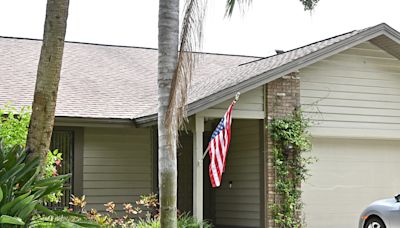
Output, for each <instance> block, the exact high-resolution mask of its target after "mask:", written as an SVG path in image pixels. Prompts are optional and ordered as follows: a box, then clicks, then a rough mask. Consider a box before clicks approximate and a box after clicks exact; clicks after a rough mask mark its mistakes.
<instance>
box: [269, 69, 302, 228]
mask: <svg viewBox="0 0 400 228" xmlns="http://www.w3.org/2000/svg"><path fill="white" fill-rule="evenodd" d="M265 97H266V108H267V115H266V116H267V121H270V120H271V119H273V118H277V117H284V116H286V115H288V114H291V113H293V111H294V109H295V108H296V107H299V105H300V80H299V78H298V77H297V73H290V74H288V75H286V76H283V77H282V78H279V79H276V80H274V81H272V82H270V83H268V84H267V85H266V96H265ZM265 137H266V139H265V140H266V142H267V146H266V149H267V154H266V156H265V164H266V165H265V166H264V167H265V168H264V169H265V170H264V172H265V182H264V183H265V204H266V205H265V211H266V213H265V226H266V227H268V228H275V227H277V226H276V225H275V223H274V221H273V219H272V213H271V211H270V209H269V206H270V205H271V203H274V202H276V201H277V200H278V197H277V196H276V194H275V171H274V167H273V160H272V159H273V158H272V147H273V143H272V140H271V137H270V134H269V132H268V130H267V131H266V134H265Z"/></svg>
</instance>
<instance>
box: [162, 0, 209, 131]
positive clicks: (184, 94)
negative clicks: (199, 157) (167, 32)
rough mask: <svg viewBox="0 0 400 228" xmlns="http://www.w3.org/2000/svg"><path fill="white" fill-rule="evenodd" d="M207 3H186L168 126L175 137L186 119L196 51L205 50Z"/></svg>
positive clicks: (201, 0) (198, 0)
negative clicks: (203, 46)
mask: <svg viewBox="0 0 400 228" xmlns="http://www.w3.org/2000/svg"><path fill="white" fill-rule="evenodd" d="M206 4H207V0H187V1H186V2H185V8H184V14H183V21H182V29H181V34H180V47H179V55H178V62H177V67H176V71H175V74H174V76H173V78H172V83H171V90H170V94H169V103H168V109H167V113H166V116H165V126H166V127H167V129H169V131H170V134H173V133H174V132H176V131H177V130H178V128H179V127H181V126H182V125H183V123H184V122H185V120H186V113H187V108H186V107H187V100H188V90H189V86H190V81H191V78H192V74H193V71H194V68H195V65H196V62H197V61H196V59H197V58H196V57H197V56H198V54H196V53H194V52H195V51H197V50H199V49H200V48H201V41H202V37H203V33H202V31H203V21H204V16H205V10H206Z"/></svg>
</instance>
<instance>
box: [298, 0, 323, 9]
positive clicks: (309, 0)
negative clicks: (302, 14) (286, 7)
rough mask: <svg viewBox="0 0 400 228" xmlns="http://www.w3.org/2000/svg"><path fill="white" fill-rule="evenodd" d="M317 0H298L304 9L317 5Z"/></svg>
mask: <svg viewBox="0 0 400 228" xmlns="http://www.w3.org/2000/svg"><path fill="white" fill-rule="evenodd" d="M318 1H319V0H300V2H301V3H302V4H303V6H304V10H305V11H307V10H310V11H311V10H313V9H314V8H315V6H316V5H317V3H318Z"/></svg>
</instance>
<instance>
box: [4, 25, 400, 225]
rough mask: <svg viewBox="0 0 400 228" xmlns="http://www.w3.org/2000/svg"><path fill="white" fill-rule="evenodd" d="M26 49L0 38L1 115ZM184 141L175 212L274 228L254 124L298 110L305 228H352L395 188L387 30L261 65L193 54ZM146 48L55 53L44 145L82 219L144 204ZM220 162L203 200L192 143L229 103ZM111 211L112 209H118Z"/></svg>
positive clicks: (396, 126) (24, 93)
mask: <svg viewBox="0 0 400 228" xmlns="http://www.w3.org/2000/svg"><path fill="white" fill-rule="evenodd" d="M40 46H41V42H40V41H39V40H32V39H23V38H12V37H1V38H0V50H1V51H0V104H4V103H6V102H8V101H12V102H13V104H14V105H15V106H24V105H30V104H31V102H32V97H33V90H34V82H35V73H36V67H37V63H38V59H39V54H40ZM198 55H199V57H200V64H199V67H198V69H197V71H196V72H195V75H194V78H193V81H192V87H191V90H190V98H189V106H188V110H189V111H188V112H189V116H190V117H189V124H188V131H186V132H182V134H181V136H180V137H181V138H180V141H181V144H182V147H181V148H180V149H179V151H178V169H179V177H178V185H179V187H178V195H179V196H178V198H179V199H178V207H179V208H180V209H181V210H185V211H191V212H192V213H193V215H194V216H196V217H197V218H205V219H211V220H212V221H213V222H214V224H216V225H218V226H219V227H273V221H272V219H271V214H270V212H269V210H268V205H270V203H271V202H273V201H274V199H275V198H274V193H275V192H274V171H273V167H272V161H271V147H272V145H271V143H270V139H269V135H268V131H267V130H266V129H265V125H266V124H267V122H268V120H269V119H271V118H275V117H280V116H284V115H287V114H289V113H291V112H292V111H293V108H294V107H297V106H298V105H300V104H301V105H302V107H303V110H304V111H305V113H306V115H307V116H308V117H309V118H311V119H313V120H315V125H314V126H313V127H312V129H311V133H312V136H313V139H312V141H313V154H314V155H315V156H316V157H317V158H318V162H317V163H316V164H314V165H312V166H311V167H310V169H311V175H312V176H311V177H310V179H309V180H308V181H307V183H305V184H304V185H303V186H302V188H303V191H304V194H303V200H304V203H305V218H306V222H307V224H308V226H309V227H355V226H356V224H357V221H358V219H359V214H360V213H361V211H362V210H363V208H364V207H365V206H367V205H368V204H369V203H370V202H372V201H374V200H376V199H380V198H386V197H391V196H392V195H394V194H396V193H398V191H399V190H400V179H398V178H396V174H397V173H398V172H399V171H400V168H399V167H400V166H399V165H398V164H399V163H400V149H399V148H400V141H399V138H400V62H399V58H400V33H399V32H398V31H396V30H394V29H393V28H391V27H389V26H388V25H386V24H379V25H376V26H373V27H369V28H366V29H362V30H355V31H351V32H348V33H345V34H342V35H338V36H335V37H331V38H328V39H326V40H322V41H318V42H315V43H312V44H309V45H306V46H303V47H299V48H296V49H293V50H290V51H286V52H284V53H280V54H276V55H274V56H270V57H265V58H260V57H253V56H237V55H222V54H211V53H198ZM156 64H157V50H155V49H150V48H137V47H124V46H111V45H98V44H85V43H75V42H67V43H66V44H65V52H64V60H63V69H62V77H61V82H60V90H59V96H58V103H57V111H56V124H55V133H54V136H53V146H54V147H58V148H60V149H61V150H62V151H63V152H64V156H65V158H66V159H65V161H64V162H65V165H64V168H65V171H66V172H72V173H73V183H72V185H73V190H72V191H73V193H74V194H77V195H82V194H84V195H86V197H87V200H88V202H89V205H88V207H93V208H98V209H100V208H103V204H104V203H106V202H108V201H111V200H112V201H114V202H116V203H124V202H132V201H134V200H136V199H137V198H138V196H139V195H141V194H146V193H150V192H157V135H156V126H155V125H156V118H157V115H156V114H157V111H156V107H157V89H156V77H157V67H156ZM238 91H240V92H241V93H242V95H241V98H240V100H239V102H238V104H237V106H236V107H235V109H234V111H233V118H234V120H233V130H232V142H231V147H230V152H229V155H228V160H227V167H226V172H225V174H224V176H223V182H222V186H221V187H220V188H218V189H211V188H210V184H209V179H208V175H207V170H206V169H207V167H208V161H207V158H205V160H204V161H202V154H203V151H204V149H205V145H206V144H207V141H208V139H209V136H210V134H211V133H212V131H213V129H214V127H215V126H216V124H217V123H218V120H219V118H221V117H222V115H223V114H224V112H225V110H226V108H227V107H228V105H229V103H230V101H231V100H232V98H233V97H234V95H235V94H236V92H238ZM119 209H120V210H122V208H119Z"/></svg>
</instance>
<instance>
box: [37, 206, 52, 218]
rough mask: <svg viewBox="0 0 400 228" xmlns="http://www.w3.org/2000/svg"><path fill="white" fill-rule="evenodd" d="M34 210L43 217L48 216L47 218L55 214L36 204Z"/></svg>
mask: <svg viewBox="0 0 400 228" xmlns="http://www.w3.org/2000/svg"><path fill="white" fill-rule="evenodd" d="M36 210H38V211H40V212H42V213H43V214H45V215H49V216H54V215H56V213H54V212H53V211H52V210H50V209H49V208H47V207H45V206H43V205H42V204H40V203H38V204H36Z"/></svg>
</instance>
